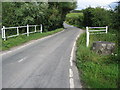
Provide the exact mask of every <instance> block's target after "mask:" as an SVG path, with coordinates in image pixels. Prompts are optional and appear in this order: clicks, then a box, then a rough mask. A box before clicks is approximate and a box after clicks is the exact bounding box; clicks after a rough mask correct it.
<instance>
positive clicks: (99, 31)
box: [86, 26, 108, 47]
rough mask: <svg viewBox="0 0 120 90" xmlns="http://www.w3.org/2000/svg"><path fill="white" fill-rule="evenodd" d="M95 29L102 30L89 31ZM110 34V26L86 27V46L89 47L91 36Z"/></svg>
mask: <svg viewBox="0 0 120 90" xmlns="http://www.w3.org/2000/svg"><path fill="white" fill-rule="evenodd" d="M93 28H96V29H97V28H99V29H101V30H89V29H93ZM94 32H98V33H94ZM107 32H108V26H106V27H86V36H87V37H86V46H87V47H88V46H89V36H90V34H104V33H107Z"/></svg>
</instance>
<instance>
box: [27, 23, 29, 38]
mask: <svg viewBox="0 0 120 90" xmlns="http://www.w3.org/2000/svg"><path fill="white" fill-rule="evenodd" d="M27 36H29V25H28V24H27Z"/></svg>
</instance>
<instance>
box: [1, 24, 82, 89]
mask: <svg viewBox="0 0 120 90" xmlns="http://www.w3.org/2000/svg"><path fill="white" fill-rule="evenodd" d="M64 26H65V27H66V29H65V30H64V31H62V32H60V33H58V34H55V35H52V36H48V37H47V38H43V39H39V40H35V41H32V44H29V43H28V44H27V45H24V46H22V47H21V46H20V47H17V48H15V50H14V49H13V50H11V51H9V53H3V55H2V88H80V87H81V83H80V80H79V76H78V71H77V69H76V66H75V64H74V63H73V66H70V57H71V51H72V49H73V45H74V42H75V41H76V37H77V36H78V35H79V34H81V33H83V31H82V30H81V29H79V28H76V27H72V26H70V25H67V24H64ZM73 59H74V55H73ZM71 77H72V79H71Z"/></svg>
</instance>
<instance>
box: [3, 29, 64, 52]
mask: <svg viewBox="0 0 120 90" xmlns="http://www.w3.org/2000/svg"><path fill="white" fill-rule="evenodd" d="M62 30H63V28H59V29H56V30H53V31H49V32H43V33H42V34H41V33H34V34H30V36H29V37H27V36H26V35H20V36H18V37H13V38H9V39H8V40H6V41H2V50H3V51H4V50H9V49H10V48H12V47H15V46H18V45H21V44H23V43H25V42H28V41H31V40H35V39H39V38H42V37H45V36H48V35H51V34H54V33H57V32H60V31H62Z"/></svg>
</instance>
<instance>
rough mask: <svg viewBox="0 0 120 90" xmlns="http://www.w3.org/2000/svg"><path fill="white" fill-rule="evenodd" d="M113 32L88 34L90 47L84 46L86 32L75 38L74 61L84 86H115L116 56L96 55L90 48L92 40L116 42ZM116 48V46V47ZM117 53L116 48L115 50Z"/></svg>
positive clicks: (116, 75)
mask: <svg viewBox="0 0 120 90" xmlns="http://www.w3.org/2000/svg"><path fill="white" fill-rule="evenodd" d="M116 40H117V37H116V35H114V34H111V33H108V34H102V35H91V36H90V47H88V48H87V47H86V34H85V33H84V34H82V35H81V36H80V38H79V39H78V40H77V51H76V59H77V61H76V63H77V67H78V69H79V72H80V78H81V80H82V81H83V85H84V87H85V88H117V86H118V82H119V80H118V72H119V71H118V57H117V56H115V55H107V56H105V55H98V54H97V53H95V52H93V51H91V50H90V48H91V45H92V43H93V41H110V42H115V43H116V44H117V41H116ZM116 48H117V47H116ZM115 53H117V49H116V51H115Z"/></svg>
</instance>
